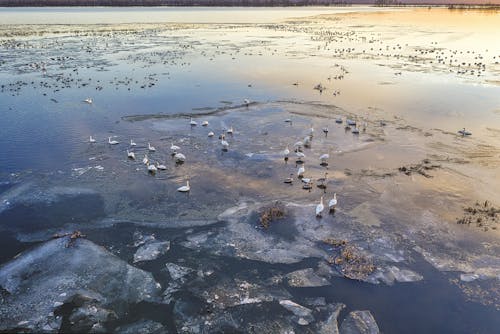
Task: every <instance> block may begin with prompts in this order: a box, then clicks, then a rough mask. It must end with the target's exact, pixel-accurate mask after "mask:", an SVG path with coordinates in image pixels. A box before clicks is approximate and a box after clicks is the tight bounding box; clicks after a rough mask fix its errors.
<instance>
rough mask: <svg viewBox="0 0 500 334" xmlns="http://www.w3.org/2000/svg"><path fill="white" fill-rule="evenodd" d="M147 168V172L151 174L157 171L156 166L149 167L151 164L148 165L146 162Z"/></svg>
mask: <svg viewBox="0 0 500 334" xmlns="http://www.w3.org/2000/svg"><path fill="white" fill-rule="evenodd" d="M147 166H148V172H150V173H151V174H154V173H156V170H157V169H156V166H155V165H151V164H150V163H149V161H148V163H147Z"/></svg>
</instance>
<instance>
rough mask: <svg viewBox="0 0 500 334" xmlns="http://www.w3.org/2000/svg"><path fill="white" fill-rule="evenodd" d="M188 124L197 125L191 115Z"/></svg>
mask: <svg viewBox="0 0 500 334" xmlns="http://www.w3.org/2000/svg"><path fill="white" fill-rule="evenodd" d="M189 124H190V125H191V126H196V125H198V123H197V122H196V121H195V120H194V119H193V117H191V121H189Z"/></svg>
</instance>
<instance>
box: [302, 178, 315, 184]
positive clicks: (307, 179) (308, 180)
mask: <svg viewBox="0 0 500 334" xmlns="http://www.w3.org/2000/svg"><path fill="white" fill-rule="evenodd" d="M301 181H302V182H303V183H311V182H312V179H311V178H310V177H303V178H302V180H301Z"/></svg>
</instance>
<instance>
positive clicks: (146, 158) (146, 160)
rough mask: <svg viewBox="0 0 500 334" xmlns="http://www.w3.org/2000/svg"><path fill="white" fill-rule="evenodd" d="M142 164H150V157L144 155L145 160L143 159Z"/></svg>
mask: <svg viewBox="0 0 500 334" xmlns="http://www.w3.org/2000/svg"><path fill="white" fill-rule="evenodd" d="M142 163H143V164H145V165H147V164H148V163H149V159H148V155H147V154H144V158H142Z"/></svg>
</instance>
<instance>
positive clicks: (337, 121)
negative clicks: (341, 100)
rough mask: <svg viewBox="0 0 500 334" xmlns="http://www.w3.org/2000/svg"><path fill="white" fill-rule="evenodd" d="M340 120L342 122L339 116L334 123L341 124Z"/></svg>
mask: <svg viewBox="0 0 500 334" xmlns="http://www.w3.org/2000/svg"><path fill="white" fill-rule="evenodd" d="M342 122H343V121H342V118H340V117H339V118H337V119H336V120H335V123H337V124H342Z"/></svg>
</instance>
